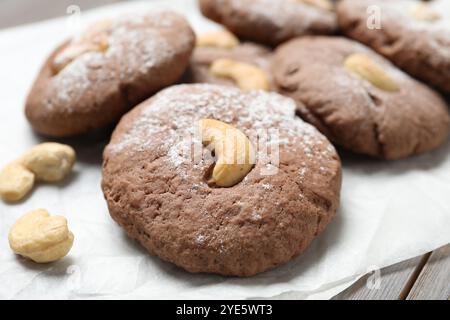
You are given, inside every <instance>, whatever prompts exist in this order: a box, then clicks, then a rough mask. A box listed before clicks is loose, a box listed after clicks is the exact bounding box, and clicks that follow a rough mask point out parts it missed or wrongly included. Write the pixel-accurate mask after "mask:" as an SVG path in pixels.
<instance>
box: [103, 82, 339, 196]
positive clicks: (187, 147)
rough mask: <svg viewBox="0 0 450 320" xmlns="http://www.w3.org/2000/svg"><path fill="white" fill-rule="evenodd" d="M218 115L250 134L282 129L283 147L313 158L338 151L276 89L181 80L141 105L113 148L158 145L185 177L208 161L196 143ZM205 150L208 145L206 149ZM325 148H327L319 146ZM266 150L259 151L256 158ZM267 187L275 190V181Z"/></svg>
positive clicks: (125, 149) (323, 158) (139, 148)
mask: <svg viewBox="0 0 450 320" xmlns="http://www.w3.org/2000/svg"><path fill="white" fill-rule="evenodd" d="M205 118H212V119H218V120H221V121H224V122H227V123H230V124H232V125H233V126H235V127H237V128H239V129H240V130H242V131H243V132H244V133H245V134H247V135H248V136H250V135H251V132H253V131H254V130H258V129H268V128H276V129H278V130H279V141H276V142H275V143H280V146H279V147H280V149H281V150H290V152H293V153H299V152H302V153H303V154H305V155H306V156H307V157H309V158H310V159H312V160H313V161H328V160H329V159H330V158H332V157H333V156H335V151H334V149H333V148H331V149H329V148H325V147H324V146H327V145H328V144H329V142H328V141H327V140H326V139H325V138H324V137H323V136H322V135H321V134H319V133H318V131H317V130H316V129H315V128H313V127H312V126H310V125H309V124H306V123H304V122H303V121H302V120H300V119H297V118H296V116H295V103H294V102H293V100H291V99H289V98H285V97H282V96H281V95H278V94H276V93H267V92H261V91H253V92H248V93H244V92H242V91H241V90H239V89H235V88H232V87H223V86H216V85H209V84H196V85H179V86H174V87H171V88H168V89H166V90H164V91H162V92H161V93H159V94H158V95H157V96H156V97H155V98H154V99H152V102H151V103H148V104H147V105H145V106H142V109H141V110H140V115H138V116H137V118H136V120H135V121H134V122H132V123H127V129H126V132H125V133H124V134H122V135H121V136H120V137H117V138H116V139H114V140H113V141H112V142H111V144H110V145H109V146H108V151H109V152H111V153H113V154H117V153H121V152H141V151H144V150H148V149H153V150H155V149H158V150H160V151H162V152H163V153H165V154H166V155H167V156H166V158H167V161H168V163H169V164H170V165H172V167H173V168H174V170H176V171H177V174H179V175H180V176H181V177H186V176H188V171H189V170H195V169H196V168H197V167H198V169H199V170H200V169H201V170H203V169H204V168H203V169H202V165H203V163H197V164H196V163H194V164H193V163H192V158H191V150H192V146H193V145H195V144H197V145H198V146H200V149H202V148H201V142H200V141H199V140H196V139H195V138H193V137H195V135H194V134H195V133H196V130H198V121H199V120H200V119H205ZM203 149H204V148H203ZM318 150H322V151H320V152H319V151H318ZM264 156H265V154H264V153H263V152H262V151H260V150H258V152H257V161H262V160H263V159H264ZM265 188H267V189H270V188H271V186H270V185H266V186H265Z"/></svg>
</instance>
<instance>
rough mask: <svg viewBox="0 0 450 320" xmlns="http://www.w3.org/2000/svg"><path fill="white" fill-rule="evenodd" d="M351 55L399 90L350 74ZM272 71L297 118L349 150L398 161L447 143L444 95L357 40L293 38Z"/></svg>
mask: <svg viewBox="0 0 450 320" xmlns="http://www.w3.org/2000/svg"><path fill="white" fill-rule="evenodd" d="M353 54H363V55H364V56H367V57H368V58H370V60H371V61H373V63H374V64H375V65H376V66H377V69H378V68H380V69H381V70H383V72H384V73H385V75H386V76H387V77H389V79H392V81H394V82H395V83H396V85H397V86H398V90H395V91H386V90H383V89H381V88H379V87H377V86H375V85H373V84H372V83H370V82H369V81H367V80H365V79H363V78H361V77H359V76H358V75H357V74H354V73H352V72H349V70H347V69H346V67H345V61H346V59H347V58H348V57H349V56H351V55H353ZM272 69H273V75H274V81H275V85H276V86H277V88H278V90H279V91H280V92H281V93H282V94H284V95H287V96H290V97H292V98H293V99H294V100H296V101H297V102H298V107H297V112H298V114H299V115H300V116H301V117H302V118H303V119H305V120H306V121H308V122H310V123H312V124H314V125H315V126H316V127H317V128H318V129H319V130H321V131H322V132H323V133H324V134H325V135H326V136H328V137H329V138H330V139H331V140H332V141H333V142H335V143H336V144H339V145H341V146H343V147H345V148H347V149H349V150H351V151H354V152H357V153H361V154H366V155H370V156H375V157H380V158H385V159H399V158H404V157H408V156H412V155H415V154H421V153H424V152H427V151H430V150H433V149H435V148H437V147H439V146H440V145H441V144H443V143H444V142H445V141H446V140H447V137H448V133H449V113H448V107H447V105H446V103H445V102H444V100H443V99H442V98H441V97H440V95H439V94H437V93H436V92H434V91H433V90H431V89H430V88H428V87H427V86H425V85H424V84H422V83H420V82H418V81H416V80H414V79H413V78H411V77H410V76H409V75H407V74H405V73H404V72H402V71H400V70H399V69H397V68H396V67H395V66H393V65H392V64H391V63H390V62H389V61H387V60H386V59H385V58H383V57H381V56H380V55H378V54H377V53H375V52H374V51H372V50H371V49H369V48H367V47H365V46H364V45H361V44H359V43H357V42H354V41H352V40H348V39H344V38H337V37H335V38H330V37H306V38H302V39H294V40H291V41H290V42H288V43H286V44H284V45H282V46H280V47H279V48H278V49H277V51H276V53H275V56H274V59H273V66H272Z"/></svg>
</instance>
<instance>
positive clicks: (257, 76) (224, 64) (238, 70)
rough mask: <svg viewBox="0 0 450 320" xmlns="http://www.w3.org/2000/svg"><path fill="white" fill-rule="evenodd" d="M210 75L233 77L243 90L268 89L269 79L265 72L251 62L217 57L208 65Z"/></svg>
mask: <svg viewBox="0 0 450 320" xmlns="http://www.w3.org/2000/svg"><path fill="white" fill-rule="evenodd" d="M210 72H211V74H212V75H214V76H217V77H224V78H230V79H233V80H234V81H235V82H236V84H237V85H238V86H239V88H241V89H243V90H266V91H268V90H269V89H270V81H269V79H268V77H267V74H266V72H264V71H263V70H261V69H260V68H258V67H256V66H253V65H251V64H247V63H243V62H239V61H235V60H231V59H218V60H216V61H214V62H213V64H212V65H211V67H210Z"/></svg>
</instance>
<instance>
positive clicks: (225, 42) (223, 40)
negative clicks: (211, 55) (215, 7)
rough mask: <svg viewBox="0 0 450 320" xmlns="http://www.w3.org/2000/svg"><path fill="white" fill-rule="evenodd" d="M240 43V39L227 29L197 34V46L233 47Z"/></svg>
mask: <svg viewBox="0 0 450 320" xmlns="http://www.w3.org/2000/svg"><path fill="white" fill-rule="evenodd" d="M238 45H239V39H238V38H236V36H235V35H234V34H232V33H231V32H228V31H226V30H222V31H215V32H210V33H205V34H202V35H199V36H197V47H214V48H223V49H232V48H234V47H237V46H238Z"/></svg>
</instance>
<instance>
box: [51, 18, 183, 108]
mask: <svg viewBox="0 0 450 320" xmlns="http://www.w3.org/2000/svg"><path fill="white" fill-rule="evenodd" d="M180 19H181V17H180V16H179V15H177V14H174V13H172V12H170V11H157V12H151V13H145V14H144V13H140V14H135V15H125V16H120V17H118V18H116V19H115V20H114V21H113V23H112V26H111V27H110V28H108V29H106V30H105V31H104V32H105V33H106V34H107V38H108V48H107V50H106V51H105V52H85V53H83V54H81V55H80V56H78V57H77V58H75V60H74V61H72V62H71V63H69V64H68V65H67V66H66V67H65V68H64V69H62V70H61V71H60V72H59V73H58V74H57V75H55V76H54V77H53V78H52V84H53V87H54V91H55V93H56V94H57V97H56V104H57V105H58V106H66V107H67V108H70V107H71V106H72V105H73V104H74V105H76V102H77V101H78V100H79V99H80V98H81V97H82V96H83V95H84V94H85V93H86V91H87V90H89V89H91V90H94V89H93V85H95V83H96V82H101V81H102V80H103V79H108V80H109V81H111V79H114V81H115V82H116V83H117V84H119V83H124V82H125V83H126V82H132V81H133V80H134V78H135V77H136V76H138V75H139V74H144V75H145V74H148V73H149V72H151V71H152V69H154V68H155V66H158V65H160V64H162V63H164V62H165V61H170V60H173V58H174V56H175V54H176V52H177V51H178V50H179V49H180V48H182V49H183V50H184V49H185V48H186V47H187V46H189V45H190V43H188V40H187V39H186V38H189V37H183V36H181V37H180V39H181V40H180V41H178V42H176V43H174V42H171V41H169V39H168V38H167V37H166V36H165V35H163V34H162V33H161V29H163V28H171V27H173V25H174V24H175V23H176V21H178V22H179V21H180ZM78 39H80V37H75V38H74V39H73V43H76V42H77V41H78ZM69 49H70V47H69ZM61 54H62V55H63V54H64V51H63V52H62V53H61ZM56 59H58V56H57V57H56ZM68 102H74V103H73V104H71V103H68ZM53 104H55V103H53ZM53 104H49V105H48V108H52V105H53Z"/></svg>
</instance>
